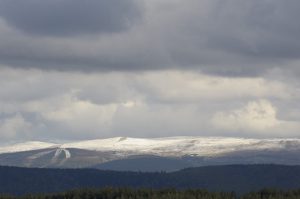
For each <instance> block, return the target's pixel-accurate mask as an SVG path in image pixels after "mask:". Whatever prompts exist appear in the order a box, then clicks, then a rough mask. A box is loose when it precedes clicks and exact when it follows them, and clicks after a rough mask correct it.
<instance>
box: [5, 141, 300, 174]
mask: <svg viewBox="0 0 300 199" xmlns="http://www.w3.org/2000/svg"><path fill="white" fill-rule="evenodd" d="M299 153H300V139H246V138H228V137H227V138H226V137H166V138H151V139H150V138H147V139H146V138H128V137H115V138H108V139H96V140H87V141H77V142H71V143H68V142H67V143H60V144H57V143H47V142H38V141H31V142H23V143H18V144H13V145H8V146H1V147H0V165H1V166H16V167H33V168H36V167H38V168H100V169H110V170H116V171H162V170H163V171H168V172H169V171H175V170H180V169H184V168H187V167H199V166H210V165H230V164H245V165H247V164H279V165H300V156H299Z"/></svg>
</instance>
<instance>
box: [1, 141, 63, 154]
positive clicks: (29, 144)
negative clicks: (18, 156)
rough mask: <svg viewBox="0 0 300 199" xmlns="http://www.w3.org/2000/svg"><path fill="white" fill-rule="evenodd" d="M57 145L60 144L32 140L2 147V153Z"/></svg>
mask: <svg viewBox="0 0 300 199" xmlns="http://www.w3.org/2000/svg"><path fill="white" fill-rule="evenodd" d="M57 146H58V145H57V144H54V143H48V142H39V141H31V142H25V143H19V144H14V145H10V146H4V147H0V154H1V153H15V152H23V151H32V150H39V149H47V148H55V147H57Z"/></svg>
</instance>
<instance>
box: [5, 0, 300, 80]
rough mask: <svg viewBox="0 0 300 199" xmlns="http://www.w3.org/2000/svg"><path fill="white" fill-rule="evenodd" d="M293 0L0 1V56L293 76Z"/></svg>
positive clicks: (31, 62) (16, 60)
mask: <svg viewBox="0 0 300 199" xmlns="http://www.w3.org/2000/svg"><path fill="white" fill-rule="evenodd" d="M298 7H299V2H298V1H296V0H288V1H285V2H284V3H283V2H282V1H280V0H274V1H269V0H254V1H251V2H240V1H238V0H229V1H221V0H202V1H194V0H188V1H184V2H183V1H178V0H175V1H174V0H166V1H163V2H162V1H158V0H150V1H143V0H141V1H134V0H122V1H121V0H112V1H111V0H110V1H109V0H104V1H95V0H91V1H79V0H78V1H77V0H76V1H69V0H65V1H58V0H54V1H51V0H46V1H43V2H40V1H38V0H29V1H26V2H23V1H17V0H3V1H1V3H0V9H1V10H0V13H1V14H0V44H1V45H0V58H1V59H0V60H1V63H2V64H6V65H10V66H14V67H27V68H31V67H35V68H41V69H48V70H49V69H51V70H65V71H66V70H77V71H116V70H118V71H132V70H134V71H136V70H139V71H145V70H161V69H181V70H186V69H189V70H201V71H203V72H206V73H212V74H218V75H225V76H240V75H243V76H253V75H256V76H257V75H260V74H261V73H265V72H266V71H269V70H273V69H274V68H281V69H286V70H291V71H293V72H294V73H297V74H298V75H299V67H298V66H297V65H298V63H299V58H300V54H299V52H300V43H299V41H300V40H299V35H300V28H299V26H298V24H297V20H296V19H298V18H299V17H300V16H299V12H298V10H297V8H298Z"/></svg>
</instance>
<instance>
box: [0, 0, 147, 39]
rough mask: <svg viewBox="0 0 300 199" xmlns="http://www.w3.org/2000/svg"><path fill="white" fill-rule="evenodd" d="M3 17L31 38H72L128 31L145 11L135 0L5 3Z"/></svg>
mask: <svg viewBox="0 0 300 199" xmlns="http://www.w3.org/2000/svg"><path fill="white" fill-rule="evenodd" d="M0 15H1V16H2V17H3V18H4V19H5V20H6V22H7V23H8V24H9V25H11V26H13V27H15V28H17V29H19V30H21V31H24V32H26V33H29V34H37V35H59V36H68V35H77V34H82V33H89V34H91V33H92V34H93V33H112V32H120V31H123V30H126V29H128V28H129V27H131V25H133V24H134V23H135V22H136V21H137V19H139V18H140V17H141V10H140V8H139V6H138V4H137V2H135V0H88V1H82V0H63V1H61V0H43V1H40V0H26V1H19V0H1V1H0Z"/></svg>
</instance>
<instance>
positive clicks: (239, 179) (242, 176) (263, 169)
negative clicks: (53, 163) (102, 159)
mask: <svg viewBox="0 0 300 199" xmlns="http://www.w3.org/2000/svg"><path fill="white" fill-rule="evenodd" d="M108 186H111V187H132V188H141V187H147V188H183V189H185V188H201V189H208V190H211V191H235V192H237V193H245V192H249V191H254V190H260V189H262V188H266V187H272V188H280V189H297V188H300V166H280V165H229V166H207V167H199V168H191V169H185V170H181V171H178V172H172V173H165V172H162V173H159V172H157V173H142V172H116V171H101V170H96V169H32V168H15V167H0V193H10V194H24V193H38V192H40V193H45V192H47V193H49V192H59V191H65V190H70V189H75V188H93V187H108Z"/></svg>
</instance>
